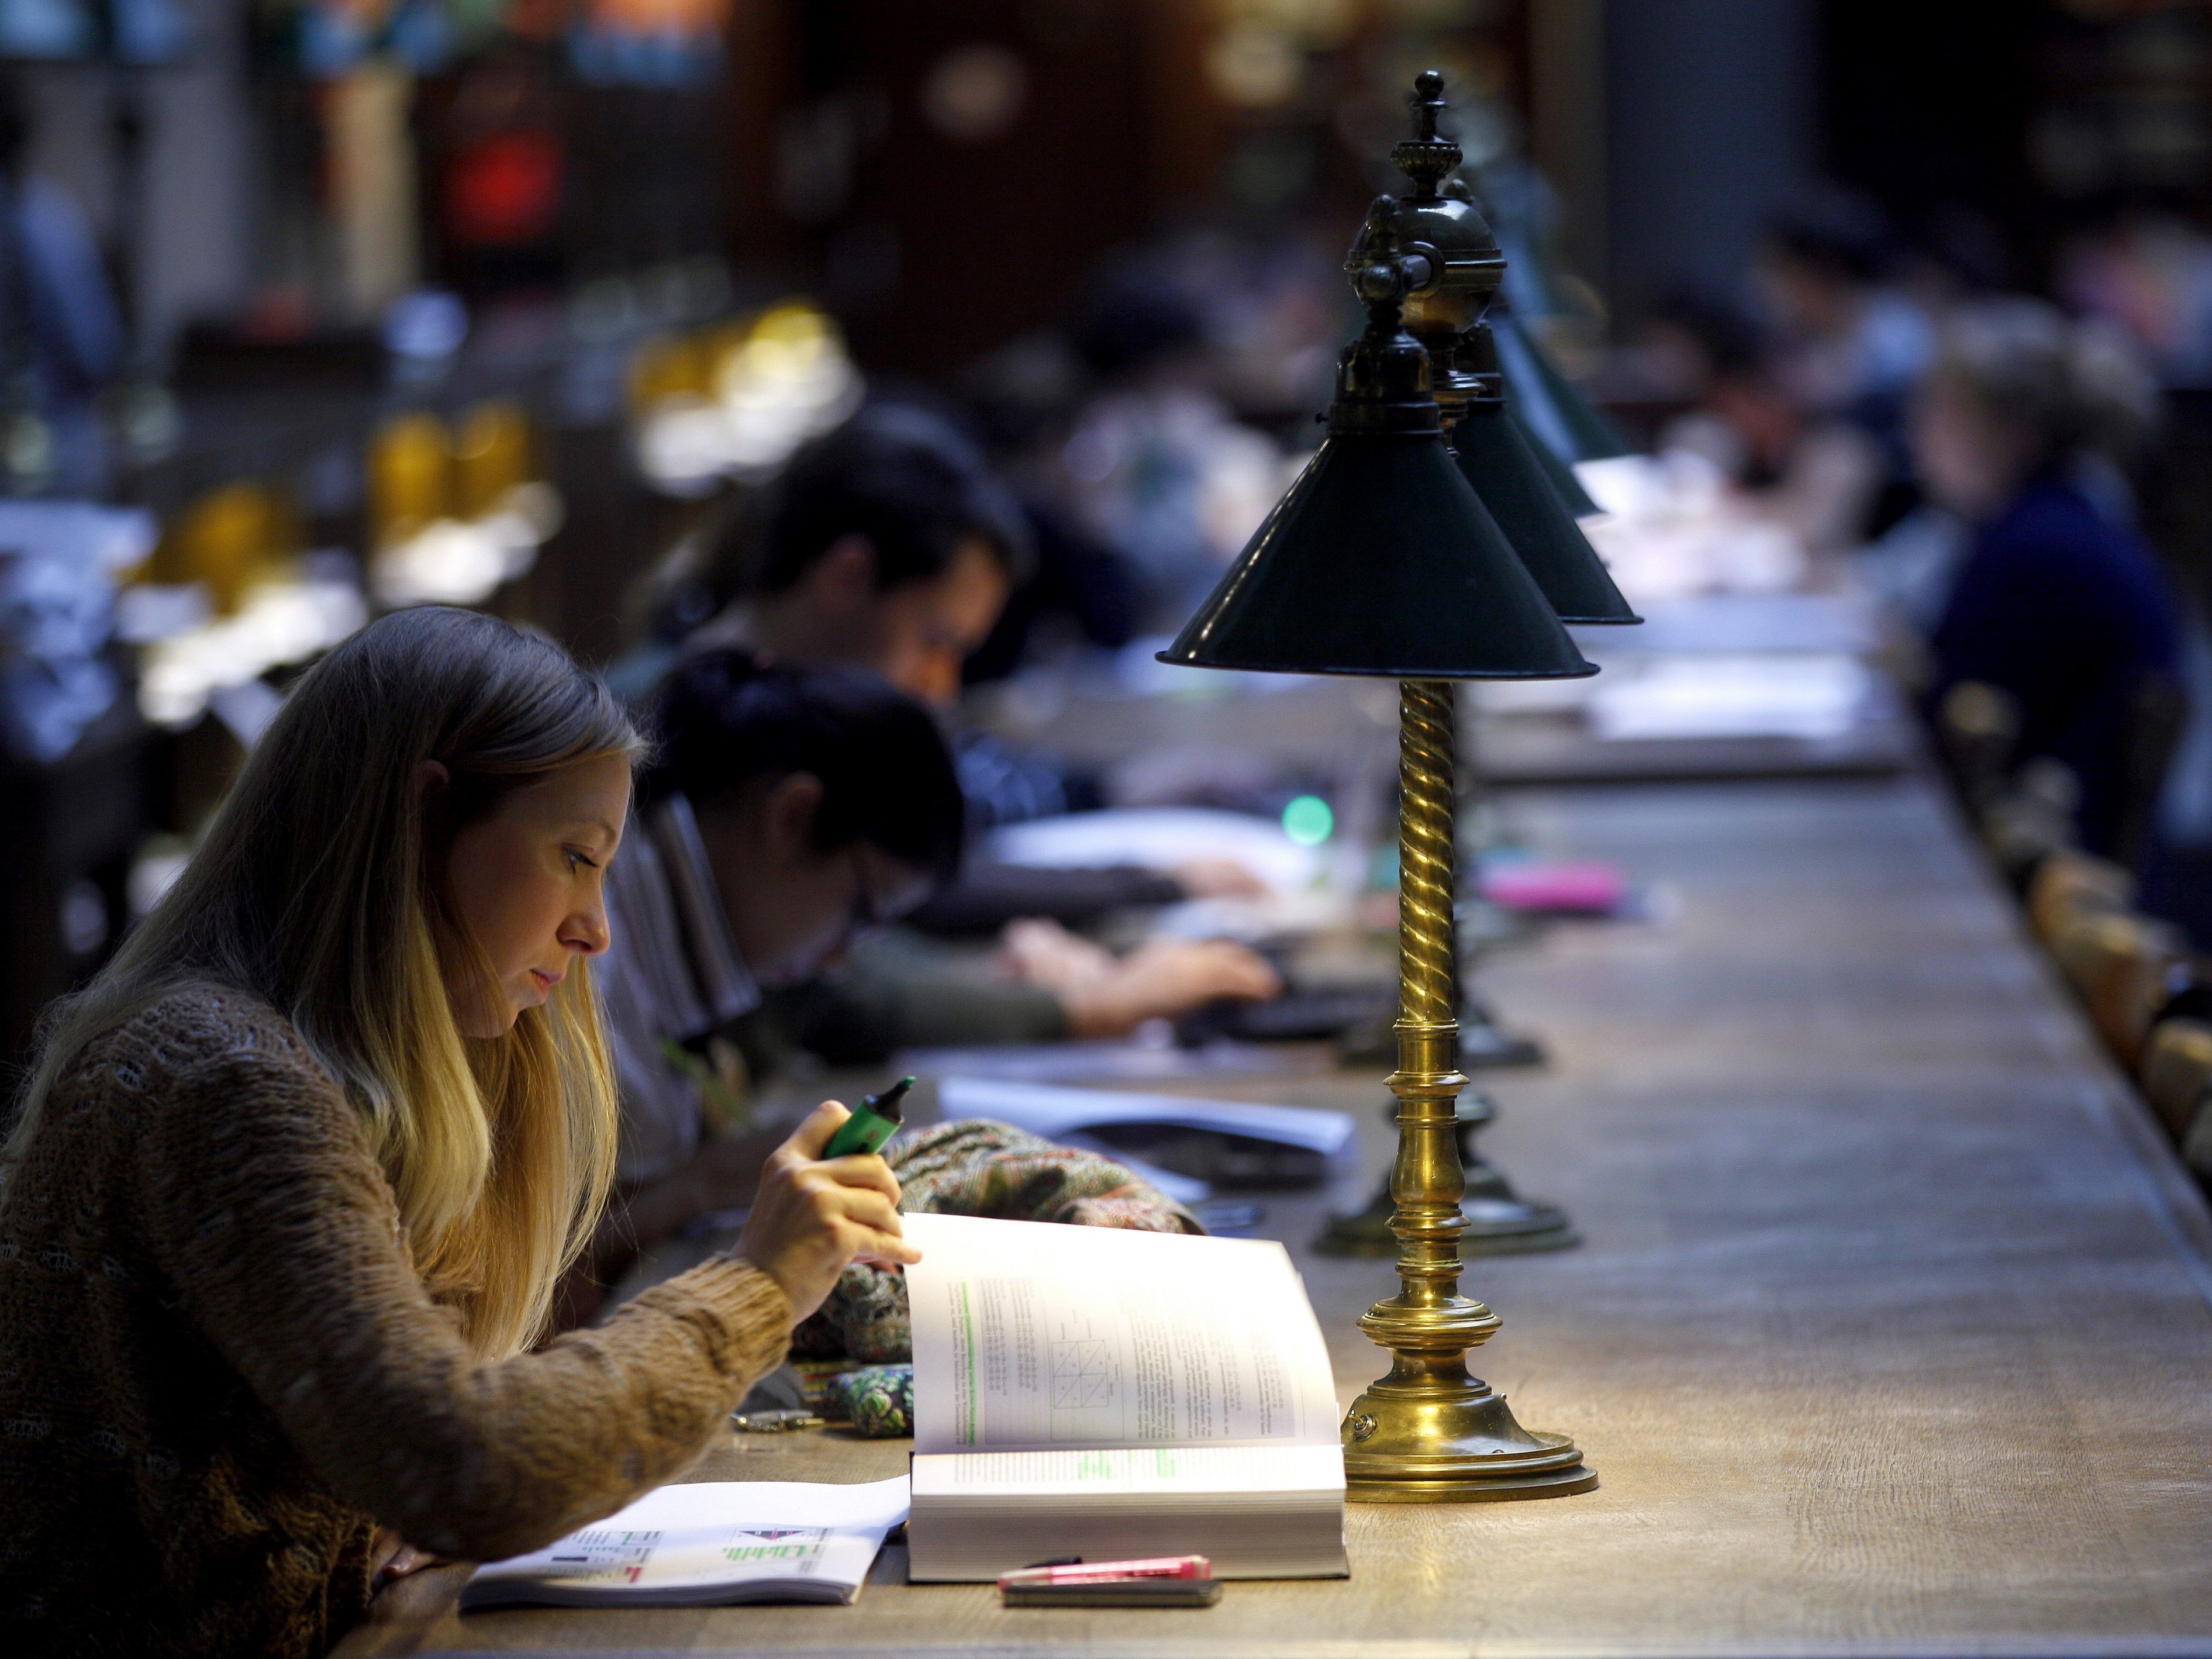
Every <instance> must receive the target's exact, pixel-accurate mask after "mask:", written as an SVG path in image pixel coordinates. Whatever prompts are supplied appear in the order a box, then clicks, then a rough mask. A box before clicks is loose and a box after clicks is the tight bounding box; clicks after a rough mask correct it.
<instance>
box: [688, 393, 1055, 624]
mask: <svg viewBox="0 0 2212 1659" xmlns="http://www.w3.org/2000/svg"><path fill="white" fill-rule="evenodd" d="M748 516H749V515H748ZM846 536H865V537H866V538H868V542H869V544H870V545H871V546H872V547H873V548H874V549H875V551H876V586H877V589H878V591H881V590H883V589H884V588H890V587H897V586H901V585H902V584H903V583H907V582H915V581H931V580H935V579H936V578H937V577H939V576H940V575H942V574H945V568H946V567H947V566H948V565H950V564H951V562H952V558H953V555H954V554H955V553H956V552H957V550H959V546H960V544H961V543H962V542H963V541H967V540H970V539H980V540H981V541H982V542H983V543H985V544H987V546H988V547H989V548H990V550H991V552H992V554H993V556H995V557H996V558H997V559H998V561H999V562H1000V565H1001V566H1003V567H1004V568H1005V570H1006V579H1007V580H1008V581H1009V582H1010V583H1014V584H1018V583H1019V582H1020V581H1021V580H1022V579H1023V578H1024V577H1025V576H1026V575H1027V574H1029V563H1030V541H1029V531H1028V527H1027V526H1026V524H1025V522H1024V519H1023V517H1022V511H1021V507H1020V504H1019V503H1018V502H1017V501H1015V499H1014V497H1013V495H1012V492H1011V491H1010V490H1008V489H1006V486H1005V485H1004V484H1002V483H1000V482H999V481H998V479H997V478H995V477H993V476H992V473H991V471H990V468H989V467H988V465H986V463H985V462H984V460H983V458H982V456H981V453H979V452H978V451H977V450H976V449H975V447H974V446H973V445H971V444H969V442H968V441H967V440H966V439H964V438H963V437H962V436H961V435H960V434H959V433H958V432H957V431H956V430H955V429H954V428H953V427H952V426H951V423H950V422H947V421H945V419H943V418H942V417H940V416H938V415H935V414H933V413H932V412H931V411H930V410H926V409H921V408H918V407H916V406H915V405H913V404H872V405H870V406H869V407H867V408H866V409H863V410H861V411H860V413H859V414H857V415H855V416H853V418H852V419H851V420H849V421H848V422H845V423H844V425H842V426H841V427H839V428H837V429H836V431H834V432H830V433H828V434H826V435H823V436H822V437H820V438H817V439H816V440H815V441H813V442H811V443H810V444H807V445H805V447H802V448H801V449H799V452H798V453H796V454H794V455H793V457H792V458H791V459H790V460H789V461H788V462H787V463H786V465H785V466H784V469H783V471H782V472H781V474H780V475H779V476H778V477H777V478H776V480H775V483H772V484H771V485H769V489H768V492H767V494H766V495H765V497H764V498H763V501H761V503H760V509H759V514H758V518H757V523H753V524H748V523H747V522H745V520H744V517H740V518H739V519H738V520H733V521H732V524H731V525H730V526H728V527H727V530H726V537H735V538H742V539H743V540H745V541H749V542H754V543H756V545H754V546H752V547H744V546H739V547H725V548H722V549H718V550H716V554H715V556H714V559H713V560H712V561H711V562H713V563H714V564H715V565H718V566H722V567H724V568H728V567H730V566H731V565H732V564H735V565H737V566H738V567H740V568H746V569H747V570H748V575H749V580H747V582H746V586H750V587H751V588H752V589H754V590H755V591H757V592H762V593H781V592H784V591H786V590H787V589H788V588H790V587H792V586H794V585H795V584H797V583H798V582H799V580H800V579H801V578H802V577H804V576H805V574H806V572H807V571H808V570H809V569H810V568H812V566H813V564H814V562H815V561H816V560H817V559H819V558H820V557H821V556H823V554H824V553H826V552H828V551H829V549H830V547H831V546H832V545H833V544H836V542H837V541H838V540H839V539H840V538H842V537H846ZM749 553H750V555H751V556H750V557H747V556H746V555H747V554H749Z"/></svg>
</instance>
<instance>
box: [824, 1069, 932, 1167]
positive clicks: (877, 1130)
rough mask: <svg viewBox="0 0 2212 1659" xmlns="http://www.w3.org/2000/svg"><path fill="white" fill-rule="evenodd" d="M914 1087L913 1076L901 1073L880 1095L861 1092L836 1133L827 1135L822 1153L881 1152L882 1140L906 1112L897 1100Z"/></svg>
mask: <svg viewBox="0 0 2212 1659" xmlns="http://www.w3.org/2000/svg"><path fill="white" fill-rule="evenodd" d="M913 1087H914V1079H912V1078H910V1077H902V1078H901V1079H899V1080H898V1081H897V1082H896V1083H894V1084H892V1085H891V1086H890V1088H888V1089H886V1090H884V1091H883V1093H881V1094H879V1095H863V1096H862V1097H860V1105H859V1106H858V1107H857V1108H855V1109H854V1113H853V1115H852V1116H850V1117H848V1118H847V1119H846V1120H845V1121H844V1122H842V1123H841V1124H840V1125H838V1126H837V1133H836V1134H834V1135H831V1136H830V1137H829V1145H828V1146H824V1147H823V1149H822V1156H823V1157H824V1158H850V1157H851V1156H852V1155H853V1154H854V1153H855V1152H881V1151H882V1150H883V1146H884V1142H885V1141H886V1140H889V1139H890V1138H891V1137H892V1136H893V1135H895V1134H896V1133H898V1131H899V1125H900V1123H901V1122H902V1121H903V1119H904V1116H905V1114H904V1113H903V1112H902V1111H901V1110H900V1109H899V1102H901V1101H902V1100H903V1099H905V1098H906V1091H908V1090H909V1089H911V1088H913Z"/></svg>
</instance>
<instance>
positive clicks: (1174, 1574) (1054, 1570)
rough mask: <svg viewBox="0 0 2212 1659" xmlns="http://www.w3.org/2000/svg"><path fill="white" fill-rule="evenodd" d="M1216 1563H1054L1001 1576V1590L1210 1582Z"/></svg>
mask: <svg viewBox="0 0 2212 1659" xmlns="http://www.w3.org/2000/svg"><path fill="white" fill-rule="evenodd" d="M1211 1577H1213V1563H1212V1560H1211V1559H1208V1558H1207V1557H1206V1556H1203V1555H1155V1556H1151V1557H1148V1558H1146V1559H1143V1560H1140V1561H1055V1562H1054V1563H1052V1564H1050V1565H1046V1566H1038V1567H1024V1568H1022V1569H1020V1570H1019V1571H1016V1572H1008V1573H1001V1574H1000V1576H999V1587H1000V1589H1007V1588H1009V1587H1015V1588H1025V1587H1027V1586H1030V1585H1032V1584H1110V1583H1115V1582H1116V1581H1118V1580H1121V1579H1125V1578H1211Z"/></svg>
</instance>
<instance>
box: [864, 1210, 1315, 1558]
mask: <svg viewBox="0 0 2212 1659" xmlns="http://www.w3.org/2000/svg"><path fill="white" fill-rule="evenodd" d="M903 1220H904V1226H905V1231H906V1236H907V1237H908V1239H909V1240H910V1241H912V1242H913V1243H915V1244H916V1245H918V1246H920V1247H921V1252H922V1260H921V1263H920V1265H919V1266H916V1267H909V1268H908V1269H907V1290H908V1301H909V1303H910V1304H911V1307H912V1310H913V1318H914V1364H915V1389H914V1395H915V1458H914V1509H913V1516H912V1518H911V1520H910V1521H909V1522H908V1530H907V1537H908V1552H909V1559H908V1572H909V1574H910V1576H911V1577H913V1578H914V1579H915V1581H917V1582H927V1581H931V1580H953V1581H975V1580H984V1579H990V1578H995V1577H997V1576H998V1575H999V1574H1000V1573H1002V1572H1006V1571H1009V1570H1011V1569H1012V1568H1016V1567H1021V1566H1026V1565H1030V1564H1031V1563H1033V1562H1036V1561H1041V1560H1047V1559H1058V1558H1062V1557H1066V1556H1071V1555H1073V1556H1082V1557H1084V1558H1085V1559H1090V1560H1104V1559H1127V1558H1130V1557H1138V1556H1157V1555H1181V1554H1196V1555H1205V1556H1209V1557H1211V1558H1212V1561H1213V1570H1214V1572H1215V1574H1216V1576H1217V1577H1225V1578H1322V1577H1340V1576H1342V1575H1343V1574H1344V1573H1345V1572H1346V1571H1348V1569H1347V1566H1346V1559H1345V1553H1344V1455H1343V1451H1342V1449H1341V1446H1340V1441H1339V1437H1338V1427H1337V1417H1338V1413H1337V1406H1336V1399H1335V1391H1334V1382H1333V1380H1332V1378H1331V1376H1330V1372H1329V1364H1328V1349H1327V1347H1326V1346H1324V1345H1323V1343H1322V1336H1321V1328H1320V1327H1319V1326H1318V1325H1316V1323H1315V1322H1314V1316H1313V1309H1312V1307H1311V1305H1310V1304H1309V1303H1308V1302H1307V1300H1306V1294H1305V1287H1304V1285H1303V1284H1301V1283H1300V1282H1299V1279H1298V1275H1297V1269H1296V1268H1295V1267H1292V1266H1291V1258H1290V1255H1289V1253H1288V1252H1286V1251H1285V1249H1283V1247H1282V1246H1281V1245H1279V1244H1276V1243H1270V1242H1267V1241H1264V1240H1258V1239H1233V1238H1196V1237H1188V1236H1184V1235H1179V1234H1170V1233H1141V1232H1126V1231H1120V1230H1118V1229H1114V1228H1106V1227H1062V1226H1053V1225H1046V1224H1042V1223H1036V1222H1023V1221H986V1220H981V1219H978V1218H974V1217H969V1216H949V1215H911V1216H908V1217H905V1218H903Z"/></svg>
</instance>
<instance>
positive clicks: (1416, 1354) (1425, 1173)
mask: <svg viewBox="0 0 2212 1659" xmlns="http://www.w3.org/2000/svg"><path fill="white" fill-rule="evenodd" d="M1399 711H1400V718H1399V728H1398V731H1399V754H1400V765H1399V774H1398V868H1399V882H1400V887H1399V905H1398V918H1399V921H1398V951H1399V987H1398V1025H1397V1033H1398V1069H1397V1070H1396V1071H1395V1072H1393V1073H1391V1074H1390V1079H1389V1083H1390V1092H1391V1093H1392V1094H1393V1095H1395V1096H1396V1097H1397V1100H1398V1111H1397V1119H1398V1157H1397V1160H1396V1162H1395V1164H1394V1165H1393V1166H1392V1168H1391V1171H1390V1198H1391V1200H1392V1203H1393V1206H1394V1209H1393V1213H1392V1215H1391V1218H1390V1220H1389V1233H1390V1236H1391V1237H1394V1238H1395V1239H1396V1240H1397V1241H1398V1245H1399V1255H1398V1280H1399V1290H1398V1294H1397V1295H1395V1296H1394V1297H1388V1298H1386V1299H1384V1300H1383V1301H1381V1302H1378V1303H1376V1304H1375V1305H1374V1306H1373V1307H1371V1308H1370V1309H1369V1310H1367V1311H1366V1312H1365V1313H1364V1314H1363V1315H1361V1316H1360V1319H1359V1328H1360V1329H1362V1330H1364V1332H1366V1333H1367V1334H1368V1336H1369V1337H1370V1338H1371V1339H1372V1340H1375V1341H1376V1342H1377V1343H1379V1344H1381V1345H1382V1346H1383V1347H1385V1348H1387V1349H1389V1351H1390V1362H1391V1363H1390V1371H1389V1375H1388V1376H1383V1377H1382V1378H1380V1379H1379V1380H1377V1381H1376V1382H1374V1383H1370V1384H1369V1385H1368V1386H1367V1389H1366V1390H1365V1392H1364V1393H1363V1394H1361V1395H1360V1396H1359V1398H1358V1400H1356V1401H1353V1402H1352V1409H1351V1410H1350V1411H1349V1412H1347V1413H1345V1418H1344V1426H1343V1438H1344V1476H1345V1483H1346V1491H1345V1495H1346V1498H1350V1499H1352V1500H1353V1501H1355V1502H1360V1503H1371V1504H1372V1503H1380V1504H1439V1503H1483V1502H1494V1501H1499V1500H1504V1499H1510V1498H1561V1497H1565V1496H1566V1495H1567V1494H1569V1493H1571V1492H1588V1491H1589V1489H1590V1488H1591V1487H1592V1486H1595V1485H1596V1484H1597V1476H1596V1475H1595V1474H1593V1473H1592V1472H1591V1471H1590V1470H1589V1468H1585V1467H1584V1466H1583V1455H1582V1453H1581V1451H1580V1450H1579V1449H1577V1447H1576V1445H1575V1443H1573V1442H1572V1441H1571V1440H1570V1439H1568V1438H1567V1437H1565V1435H1559V1434H1538V1433H1531V1432H1530V1431H1528V1430H1527V1429H1524V1428H1522V1426H1521V1425H1520V1424H1519V1423H1517V1422H1516V1421H1515V1420H1514V1417H1513V1413H1512V1412H1511V1411H1510V1409H1508V1408H1507V1407H1506V1404H1505V1401H1504V1399H1503V1398H1501V1397H1500V1396H1499V1395H1497V1394H1495V1393H1493V1392H1492V1390H1491V1388H1490V1385H1489V1384H1488V1383H1484V1382H1482V1381H1481V1380H1480V1378H1478V1377H1475V1376H1472V1375H1470V1374H1469V1373H1468V1368H1467V1352H1468V1349H1470V1348H1472V1347H1474V1346H1477V1345H1479V1344H1480V1343H1483V1342H1486V1341H1487V1340H1489V1339H1490V1338H1491V1336H1492V1334H1495V1333H1496V1331H1497V1330H1498V1316H1497V1315H1496V1314H1494V1313H1492V1311H1491V1310H1489V1309H1488V1308H1486V1307H1485V1306H1484V1305H1483V1304H1481V1303H1480V1302H1477V1301H1475V1300H1474V1298H1473V1297H1467V1296H1462V1294H1460V1288H1459V1276H1460V1241H1461V1237H1462V1235H1463V1234H1464V1233H1465V1232H1466V1231H1467V1225H1468V1218H1467V1216H1466V1214H1465V1212H1464V1211H1463V1210H1462V1207H1461V1204H1462V1199H1463V1198H1464V1197H1465V1195H1466V1179H1465V1176H1464V1174H1463V1172H1462V1169H1461V1166H1460V1155H1459V1153H1460V1147H1459V1142H1460V1133H1461V1132H1462V1131H1461V1113H1460V1111H1459V1109H1458V1107H1459V1097H1460V1094H1461V1091H1462V1090H1464V1089H1465V1088H1466V1087H1467V1078H1466V1077H1465V1075H1464V1074H1463V1073H1461V1071H1460V1070H1459V1068H1458V1066H1457V1065H1456V1063H1455V1062H1456V1060H1457V1058H1458V1035H1459V1032H1458V1024H1457V1022H1456V1021H1455V1019H1454V1018H1453V1016H1454V1015H1455V1012H1457V1006H1456V1005H1457V1002H1458V995H1457V992H1458V985H1457V975H1456V972H1455V969H1456V965H1457V964H1456V961H1455V956H1454V953H1453V950H1452V897H1451V895H1452V879H1451V875H1452V804H1453V802H1452V789H1451V775H1452V760H1451V757H1452V754H1453V744H1452V696H1451V687H1450V686H1449V684H1443V683H1442V682H1439V681H1435V680H1407V681H1404V682H1401V685H1400V688H1399ZM1470 1127H1471V1126H1470Z"/></svg>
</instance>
